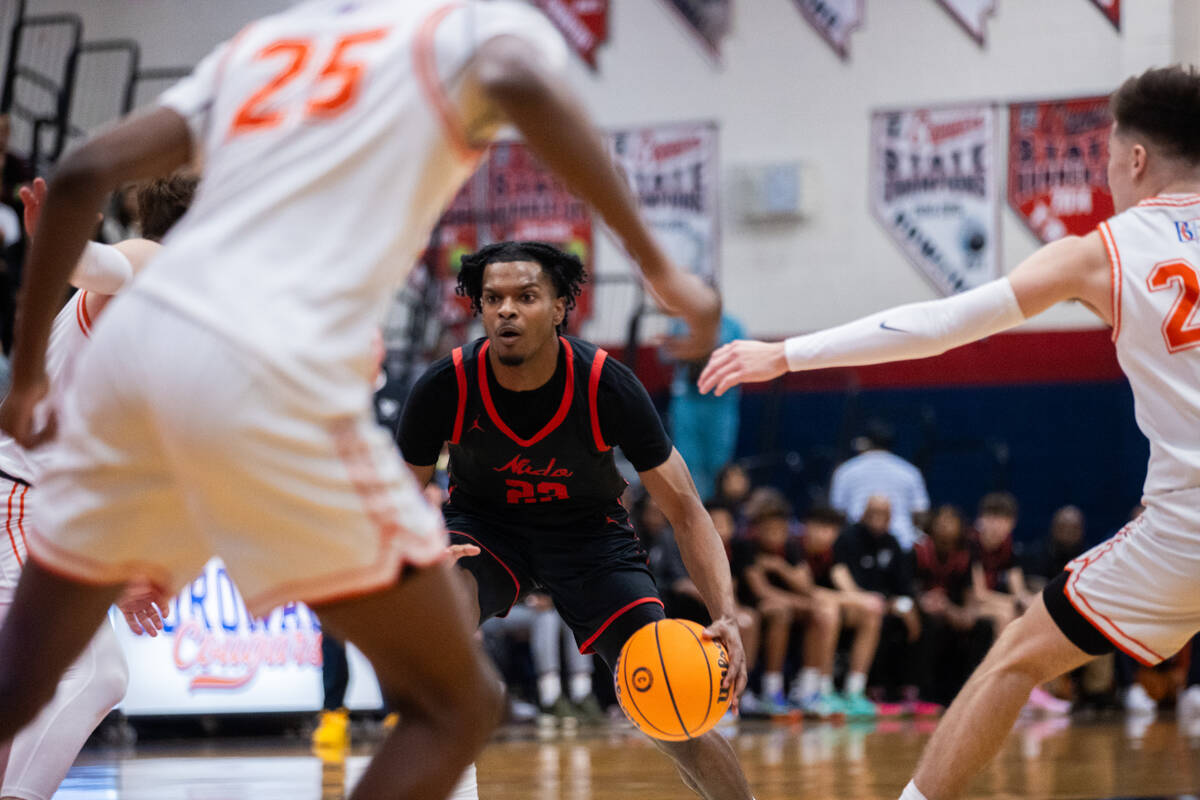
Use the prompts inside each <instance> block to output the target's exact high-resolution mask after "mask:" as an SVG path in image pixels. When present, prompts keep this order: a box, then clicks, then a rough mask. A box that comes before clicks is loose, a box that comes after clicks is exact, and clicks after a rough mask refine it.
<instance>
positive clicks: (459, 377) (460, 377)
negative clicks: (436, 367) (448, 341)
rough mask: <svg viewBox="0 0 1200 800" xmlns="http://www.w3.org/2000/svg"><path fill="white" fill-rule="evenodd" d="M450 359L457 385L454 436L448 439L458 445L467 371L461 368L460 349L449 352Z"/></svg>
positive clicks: (461, 355) (465, 396)
mask: <svg viewBox="0 0 1200 800" xmlns="http://www.w3.org/2000/svg"><path fill="white" fill-rule="evenodd" d="M450 358H451V359H452V360H453V361H454V380H455V381H456V382H457V383H458V411H456V412H454V435H453V436H451V437H450V444H458V440H459V439H461V438H462V428H463V415H464V414H466V413H467V369H466V367H464V366H463V352H462V348H461V347H456V348H454V349H453V350H452V351H450Z"/></svg>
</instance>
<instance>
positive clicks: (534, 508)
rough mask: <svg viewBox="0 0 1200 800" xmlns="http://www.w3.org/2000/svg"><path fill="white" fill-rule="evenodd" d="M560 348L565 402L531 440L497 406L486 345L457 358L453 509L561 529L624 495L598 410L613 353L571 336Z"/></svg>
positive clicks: (452, 443) (473, 347)
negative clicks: (517, 429) (507, 421)
mask: <svg viewBox="0 0 1200 800" xmlns="http://www.w3.org/2000/svg"><path fill="white" fill-rule="evenodd" d="M559 342H560V344H561V346H562V349H563V357H564V358H563V363H564V369H565V380H564V381H563V394H562V399H561V400H560V401H559V404H558V407H557V410H556V411H555V413H554V415H553V416H552V417H551V418H550V419H547V420H546V421H545V424H544V425H543V426H542V427H541V428H540V429H538V430H537V431H536V433H533V434H532V435H531V436H530V438H528V439H525V438H521V437H520V436H518V435H517V433H516V432H515V431H514V430H513V428H512V427H510V426H509V424H508V423H506V422H505V420H504V419H502V418H501V417H500V414H499V412H498V411H497V409H496V406H495V404H494V403H493V402H492V393H493V390H494V389H493V385H492V383H491V381H493V380H494V378H491V377H490V368H489V366H488V359H487V351H488V341H487V339H479V340H477V341H475V342H473V343H471V344H468V345H466V346H464V347H459V348H456V349H455V350H454V352H453V353H452V354H451V359H452V361H453V364H454V373H455V379H456V381H457V385H458V400H457V402H458V405H457V409H456V411H455V415H454V427H453V429H452V432H451V435H450V439H449V440H448V444H449V448H450V502H449V505H450V507H452V508H456V509H461V510H463V511H471V512H474V513H481V514H488V515H495V514H501V515H503V516H504V518H505V519H506V520H510V521H511V520H518V521H524V522H527V523H529V524H531V525H538V526H558V525H562V524H564V523H570V522H571V521H572V520H578V519H582V518H584V517H589V516H595V515H597V514H601V515H602V514H603V513H604V511H605V509H606V508H609V507H611V505H612V504H614V503H615V502H616V501H617V499H618V498H619V497H620V496H621V492H623V491H624V490H625V486H626V483H625V479H624V478H622V477H621V474H620V473H619V472H618V471H617V468H616V464H615V463H614V460H613V451H612V446H611V445H610V444H608V443H606V442H605V441H604V438H603V435H602V433H601V430H600V417H599V414H598V411H597V400H596V398H597V390H598V388H599V385H600V380H601V375H602V373H603V372H604V362H605V360H606V359H607V358H608V353H606V352H605V351H604V350H603V349H601V348H599V347H596V346H595V345H593V344H589V343H588V342H584V341H582V340H580V339H575V338H572V337H559ZM517 427H519V428H521V429H523V430H530V429H531V428H532V427H533V426H531V425H518V426H517Z"/></svg>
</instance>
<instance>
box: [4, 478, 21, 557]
mask: <svg viewBox="0 0 1200 800" xmlns="http://www.w3.org/2000/svg"><path fill="white" fill-rule="evenodd" d="M17 486H18V484H15V483H14V484H13V485H12V489H10V490H9V492H8V520H7V521H6V522H5V523H4V530H6V531H8V543H9V544H10V545H12V551H13V555H14V556H16V557H17V566H21V567H23V566H25V564H24V562H23V561H22V560H21V551H20V550H18V549H17V539H16V537H15V536H13V532H12V524H13V515H12V501H13V495H14V494H16V493H17ZM21 538H22V540H24V537H21Z"/></svg>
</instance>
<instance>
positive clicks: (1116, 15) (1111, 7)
mask: <svg viewBox="0 0 1200 800" xmlns="http://www.w3.org/2000/svg"><path fill="white" fill-rule="evenodd" d="M1092 2H1093V3H1095V4H1096V8H1098V9H1100V13H1102V14H1103V15H1104V16H1106V17H1108V21H1109V22H1111V23H1112V25H1113V27H1114V28H1116V29H1117V30H1121V0H1092Z"/></svg>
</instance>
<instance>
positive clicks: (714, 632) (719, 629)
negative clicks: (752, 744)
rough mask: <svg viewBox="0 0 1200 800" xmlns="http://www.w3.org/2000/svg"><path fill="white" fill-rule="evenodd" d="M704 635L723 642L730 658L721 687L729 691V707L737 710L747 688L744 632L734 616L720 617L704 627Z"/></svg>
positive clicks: (726, 653)
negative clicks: (743, 645) (739, 627)
mask: <svg viewBox="0 0 1200 800" xmlns="http://www.w3.org/2000/svg"><path fill="white" fill-rule="evenodd" d="M704 637H705V638H706V639H713V640H715V641H717V642H720V643H721V646H722V647H724V648H725V655H726V656H727V657H728V659H729V666H728V669H727V670H726V671H725V677H724V679H723V680H722V681H721V687H722V688H723V689H727V690H728V691H729V707H730V708H732V709H733V710H734V711H736V710H737V707H738V701H739V699H740V698H741V696H742V692H743V691H744V690H745V688H746V650H745V649H744V648H743V647H742V634H741V632H740V631H738V626H737V620H735V619H734V618H733V617H719V618H718V619H716V620H713V624H712V625H709V626H708V627H707V628H705V629H704Z"/></svg>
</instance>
